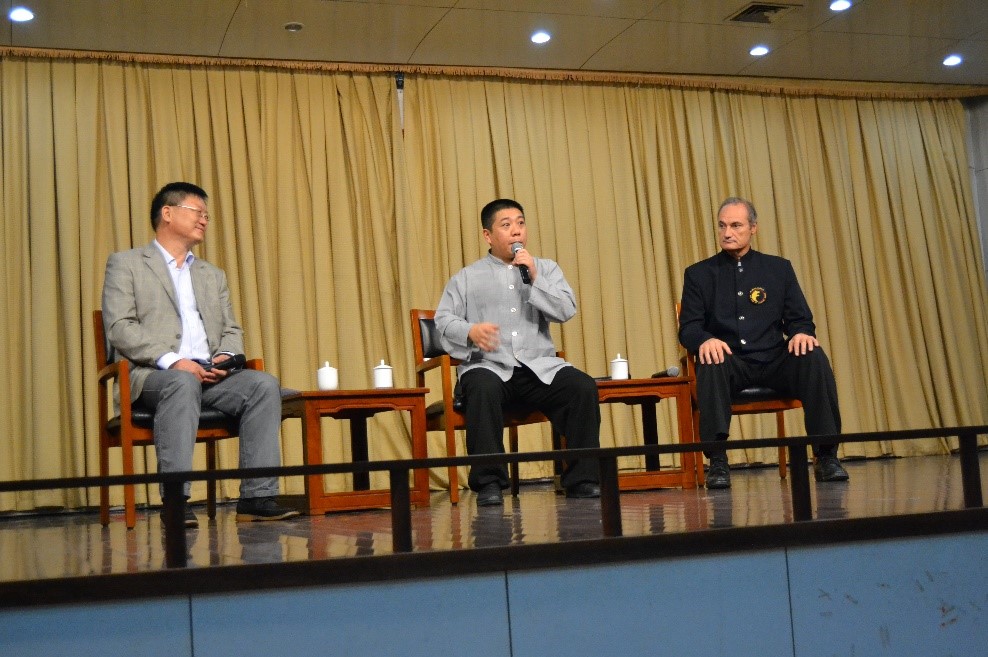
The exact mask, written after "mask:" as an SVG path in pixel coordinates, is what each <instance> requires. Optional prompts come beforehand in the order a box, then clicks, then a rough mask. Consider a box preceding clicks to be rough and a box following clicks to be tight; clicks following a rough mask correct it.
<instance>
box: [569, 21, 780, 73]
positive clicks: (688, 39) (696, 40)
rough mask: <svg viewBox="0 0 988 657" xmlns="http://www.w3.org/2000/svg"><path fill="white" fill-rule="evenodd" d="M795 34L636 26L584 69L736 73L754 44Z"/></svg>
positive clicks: (694, 26)
mask: <svg viewBox="0 0 988 657" xmlns="http://www.w3.org/2000/svg"><path fill="white" fill-rule="evenodd" d="M798 34H799V33H798V32H787V31H784V30H778V29H766V28H758V27H751V26H746V25H723V24H720V25H713V24H706V23H669V22H665V21H652V20H648V21H639V22H637V23H635V24H634V25H633V26H632V27H631V28H629V29H628V30H627V31H625V32H624V33H623V34H621V36H620V37H619V38H617V39H615V40H613V41H611V42H610V43H608V44H607V45H606V46H605V47H604V48H602V49H601V51H600V52H598V53H597V54H596V55H595V56H594V57H593V58H592V59H591V60H590V61H589V62H587V65H586V66H585V68H587V69H593V70H601V69H602V70H615V71H651V72H659V73H700V74H703V73H710V72H711V71H721V72H722V73H725V74H728V75H736V74H738V73H740V72H741V71H742V70H743V69H744V67H745V66H747V65H748V64H750V63H751V62H752V61H753V60H754V59H755V58H754V57H752V56H751V55H749V54H748V51H749V50H750V49H751V47H752V46H753V45H755V44H756V43H765V44H768V45H769V46H772V47H774V46H776V45H777V44H781V43H784V42H785V41H787V40H790V39H793V38H795V37H796V36H798Z"/></svg>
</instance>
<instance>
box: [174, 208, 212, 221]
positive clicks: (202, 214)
mask: <svg viewBox="0 0 988 657" xmlns="http://www.w3.org/2000/svg"><path fill="white" fill-rule="evenodd" d="M171 207H173V208H185V209H186V210H192V211H193V212H195V213H196V214H198V215H199V216H200V217H202V218H203V219H205V220H206V221H209V212H207V211H206V210H200V209H199V208H194V207H192V206H191V205H173V206H171Z"/></svg>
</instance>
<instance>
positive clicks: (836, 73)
mask: <svg viewBox="0 0 988 657" xmlns="http://www.w3.org/2000/svg"><path fill="white" fill-rule="evenodd" d="M950 43H952V42H951V41H949V40H946V39H926V38H913V39H902V38H899V37H897V36H892V35H886V34H848V33H844V32H807V33H804V34H801V35H799V36H798V37H797V38H796V39H794V40H793V41H790V42H788V43H786V44H784V45H782V46H780V47H779V48H778V49H777V50H774V51H773V52H772V53H770V54H769V55H766V56H765V57H762V58H760V59H758V60H756V61H753V62H751V63H750V64H749V65H748V66H747V67H745V69H744V70H743V73H744V74H745V75H757V76H773V77H798V78H830V79H840V80H872V81H877V80H887V81H899V82H906V81H916V82H919V81H920V80H919V79H917V78H918V77H919V76H918V75H915V74H911V72H910V71H909V70H908V69H906V68H904V67H903V64H904V63H908V62H913V61H916V60H919V59H922V58H924V57H930V56H932V54H933V53H935V52H939V51H940V50H941V49H943V48H945V47H947V46H948V45H949V44H950ZM940 59H941V60H942V59H943V58H942V57H941V58H940Z"/></svg>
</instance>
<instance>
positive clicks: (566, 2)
mask: <svg viewBox="0 0 988 657" xmlns="http://www.w3.org/2000/svg"><path fill="white" fill-rule="evenodd" d="M759 1H762V0H759ZM763 1H764V3H769V4H789V5H797V6H796V7H795V8H792V9H790V10H788V11H786V12H783V13H782V14H781V15H779V16H777V17H776V18H775V20H773V21H772V22H771V23H769V24H739V23H731V22H728V21H727V18H728V17H729V16H732V15H734V14H735V13H736V12H738V11H739V10H740V9H742V8H744V7H745V6H747V5H748V4H751V1H750V0H0V4H2V5H4V6H5V9H4V12H3V14H4V16H3V18H2V20H3V21H4V23H3V24H2V25H0V45H8V46H22V47H38V48H59V49H80V50H106V51H124V52H137V53H164V54H182V55H200V56H218V57H237V58H240V57H246V58H259V59H293V60H315V61H330V62H368V63H382V64H399V65H400V64H415V65H455V66H484V67H490V66H498V67H500V66H506V67H523V68H550V69H568V70H587V71H623V72H650V73H687V74H715V75H746V76H767V77H787V78H823V79H842V80H871V81H887V82H924V83H951V84H977V85H984V84H988V0H853V2H854V4H853V6H852V7H851V8H850V9H848V10H847V11H845V12H842V13H835V12H832V11H831V10H830V9H829V8H828V7H829V4H830V0H763ZM14 5H23V6H27V7H29V8H31V9H32V10H33V11H34V12H35V14H36V18H35V20H33V21H31V22H29V23H12V22H10V21H9V20H7V19H6V14H7V11H8V10H9V8H10V7H11V6H14ZM289 22H299V23H302V24H303V25H304V28H303V29H302V30H301V31H299V32H296V33H290V32H288V31H286V30H285V29H284V25H285V24H286V23H289ZM536 29H544V30H547V31H549V32H551V33H552V35H553V38H552V40H551V41H549V42H548V43H547V44H545V45H542V46H537V45H534V44H532V43H531V42H530V41H529V36H530V35H531V33H532V32H534V31H535V30H536ZM757 43H763V44H765V45H767V46H769V47H770V48H771V49H772V50H771V52H770V53H769V54H768V55H766V56H764V57H761V58H756V57H752V56H751V55H749V54H748V50H749V49H750V48H751V46H753V45H755V44H757ZM950 53H957V54H960V55H962V56H963V57H964V63H963V64H962V65H960V66H957V67H953V68H949V67H945V66H943V65H942V61H943V59H944V57H945V56H946V55H948V54H950Z"/></svg>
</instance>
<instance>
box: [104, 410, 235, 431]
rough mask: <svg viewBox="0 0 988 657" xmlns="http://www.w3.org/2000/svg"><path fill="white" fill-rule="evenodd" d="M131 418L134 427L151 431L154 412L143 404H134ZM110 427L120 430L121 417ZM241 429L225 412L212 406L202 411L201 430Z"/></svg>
mask: <svg viewBox="0 0 988 657" xmlns="http://www.w3.org/2000/svg"><path fill="white" fill-rule="evenodd" d="M130 414H131V418H133V421H134V425H135V426H138V427H141V428H143V429H151V428H152V425H153V423H154V412H153V411H152V410H151V409H149V408H148V407H146V406H144V405H143V404H133V405H132V406H131V408H130ZM108 426H109V428H110V429H112V430H114V431H117V430H119V429H120V416H119V415H118V416H116V417H114V418H113V419H112V420H110V421H109V423H108ZM238 427H239V422H238V421H237V418H235V417H233V416H231V415H227V414H226V413H224V412H223V411H219V410H216V409H215V408H212V407H210V406H207V407H205V408H203V409H202V413H201V414H200V415H199V428H200V429H219V428H228V429H230V430H231V431H237V429H238Z"/></svg>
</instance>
